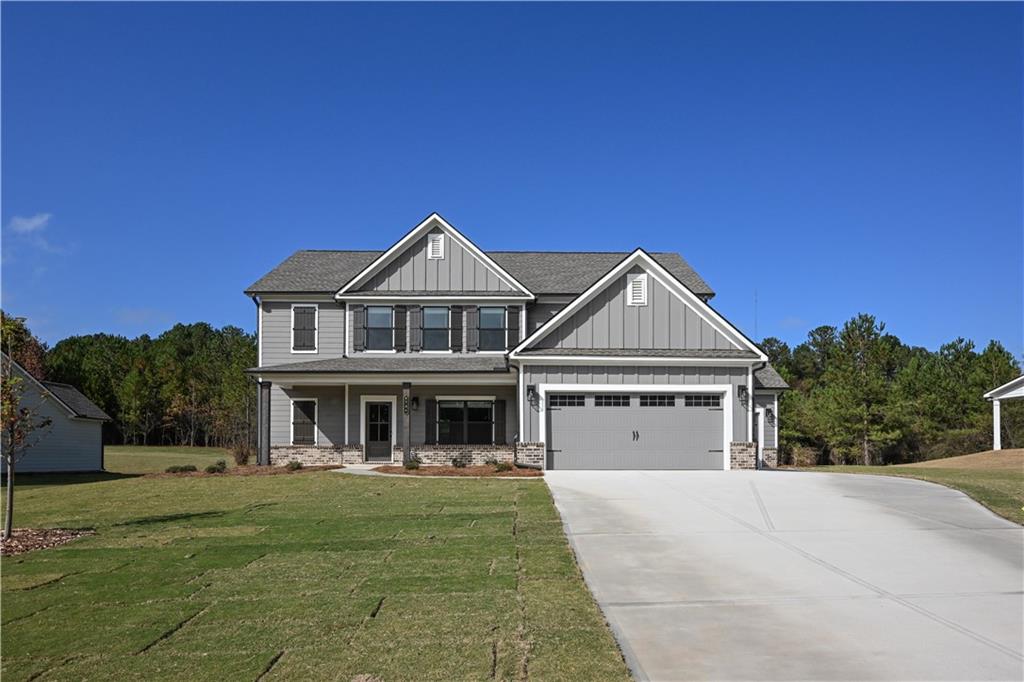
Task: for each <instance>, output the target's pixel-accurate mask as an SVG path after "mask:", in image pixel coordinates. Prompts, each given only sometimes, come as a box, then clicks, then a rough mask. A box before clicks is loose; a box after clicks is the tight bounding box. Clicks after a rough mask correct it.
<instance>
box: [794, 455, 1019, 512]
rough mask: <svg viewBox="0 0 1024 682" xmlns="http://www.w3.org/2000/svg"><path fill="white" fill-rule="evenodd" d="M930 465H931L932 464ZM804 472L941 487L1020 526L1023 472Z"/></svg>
mask: <svg viewBox="0 0 1024 682" xmlns="http://www.w3.org/2000/svg"><path fill="white" fill-rule="evenodd" d="M930 464H932V465H934V464H935V462H931V463H930ZM808 471H825V472H839V473H850V474H880V475H883V476H902V477H904V478H917V479H920V480H922V481H931V482H932V483H941V484H942V485H945V486H948V487H950V488H955V489H956V490H959V491H961V492H963V493H965V494H967V495H969V496H970V497H972V498H973V499H975V500H977V501H978V502H980V503H981V504H983V505H985V506H986V507H988V508H989V509H991V510H992V511H994V512H995V513H996V514H999V515H1000V516H1002V517H1004V518H1007V519H1009V520H1011V521H1013V522H1015V523H1020V524H1024V509H1022V507H1024V470H1021V469H973V468H949V469H944V468H940V467H938V466H929V467H927V468H925V467H916V466H912V465H909V466H874V467H865V466H819V467H813V468H811V469H808Z"/></svg>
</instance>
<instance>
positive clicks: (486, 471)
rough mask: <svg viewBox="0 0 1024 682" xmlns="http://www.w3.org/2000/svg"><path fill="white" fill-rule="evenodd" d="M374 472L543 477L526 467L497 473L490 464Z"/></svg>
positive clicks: (390, 467) (391, 466) (391, 467)
mask: <svg viewBox="0 0 1024 682" xmlns="http://www.w3.org/2000/svg"><path fill="white" fill-rule="evenodd" d="M374 471H379V472H380V473H382V474H408V475H410V476H470V477H478V478H479V477H482V478H535V477H537V476H543V475H544V472H543V471H541V470H540V469H527V468H525V467H513V468H512V470H511V471H495V469H494V466H492V465H490V464H480V465H477V466H467V467H461V468H460V467H453V466H431V465H425V466H421V467H420V468H419V469H406V468H405V467H403V466H401V465H394V464H388V465H385V466H380V467H375V468H374Z"/></svg>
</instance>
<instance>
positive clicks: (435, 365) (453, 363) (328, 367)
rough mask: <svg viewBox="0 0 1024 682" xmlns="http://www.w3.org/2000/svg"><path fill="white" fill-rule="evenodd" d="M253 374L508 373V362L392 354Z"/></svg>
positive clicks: (474, 357)
mask: <svg viewBox="0 0 1024 682" xmlns="http://www.w3.org/2000/svg"><path fill="white" fill-rule="evenodd" d="M246 371H247V372H249V373H252V374H277V373H291V374H294V373H297V372H309V373H329V374H361V373H365V374H374V373H387V372H402V373H420V372H430V373H437V372H446V373H452V374H462V373H474V374H479V373H481V372H493V373H495V374H499V373H500V374H508V372H509V368H508V363H506V362H505V356H504V355H461V354H460V355H457V356H456V355H433V356H432V355H424V354H417V355H416V356H415V357H407V356H402V355H397V354H396V355H390V356H387V355H385V356H381V357H366V356H360V357H356V358H330V359H327V360H310V361H307V362H290V363H287V364H284V365H272V366H270V367H253V368H250V369H248V370H246Z"/></svg>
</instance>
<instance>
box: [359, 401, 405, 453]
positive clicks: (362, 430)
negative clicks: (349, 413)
mask: <svg viewBox="0 0 1024 682" xmlns="http://www.w3.org/2000/svg"><path fill="white" fill-rule="evenodd" d="M366 403H391V450H392V452H394V449H395V433H396V432H397V431H398V412H397V410H398V396H395V395H361V396H359V444H360V445H362V446H363V459H366ZM393 458H394V454H392V459H393Z"/></svg>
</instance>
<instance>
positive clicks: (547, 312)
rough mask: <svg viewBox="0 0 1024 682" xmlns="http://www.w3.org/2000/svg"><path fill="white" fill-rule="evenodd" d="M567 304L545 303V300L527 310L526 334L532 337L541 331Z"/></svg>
mask: <svg viewBox="0 0 1024 682" xmlns="http://www.w3.org/2000/svg"><path fill="white" fill-rule="evenodd" d="M565 306H566V304H564V303H545V302H544V301H543V300H538V301H537V302H536V303H534V304H533V305H531V306H529V307H527V309H526V333H527V335H530V334H532V333H534V332H535V331H537V330H538V329H540V327H541V325H543V324H545V323H547V321H548V320H550V319H551V318H552V317H554V316H555V315H557V314H558V311H560V310H561V309H562V308H564V307H565Z"/></svg>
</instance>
